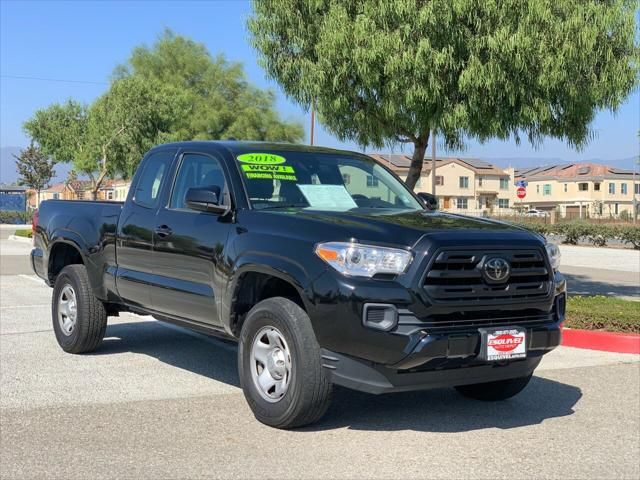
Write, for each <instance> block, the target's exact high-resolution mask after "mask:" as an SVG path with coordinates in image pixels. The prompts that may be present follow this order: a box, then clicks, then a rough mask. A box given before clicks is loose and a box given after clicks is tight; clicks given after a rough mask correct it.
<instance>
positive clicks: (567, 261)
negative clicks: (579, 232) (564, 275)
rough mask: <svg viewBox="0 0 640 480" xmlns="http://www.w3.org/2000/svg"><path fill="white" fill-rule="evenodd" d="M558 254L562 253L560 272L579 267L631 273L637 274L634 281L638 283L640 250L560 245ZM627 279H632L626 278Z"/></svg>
mask: <svg viewBox="0 0 640 480" xmlns="http://www.w3.org/2000/svg"><path fill="white" fill-rule="evenodd" d="M560 252H561V253H562V261H561V262H560V270H561V271H562V267H581V268H591V269H602V270H616V271H619V272H631V273H636V274H638V275H636V276H635V280H637V281H639V282H640V250H632V249H620V248H604V247H580V246H573V245H560ZM627 278H628V279H633V278H634V277H633V276H627Z"/></svg>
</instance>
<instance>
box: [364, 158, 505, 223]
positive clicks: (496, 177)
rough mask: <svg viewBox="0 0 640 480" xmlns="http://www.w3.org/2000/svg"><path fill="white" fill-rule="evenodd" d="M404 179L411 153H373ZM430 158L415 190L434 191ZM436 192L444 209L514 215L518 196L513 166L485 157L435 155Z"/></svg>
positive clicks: (378, 159)
mask: <svg viewBox="0 0 640 480" xmlns="http://www.w3.org/2000/svg"><path fill="white" fill-rule="evenodd" d="M370 156H371V157H373V158H374V159H375V160H377V161H378V162H380V163H382V164H384V165H386V166H387V167H389V168H390V169H391V170H392V171H393V172H395V173H396V174H397V175H398V176H400V177H401V178H402V179H403V180H404V179H405V178H406V176H407V174H408V173H409V166H410V165H411V157H410V156H408V155H394V154H370ZM431 164H432V162H431V159H428V158H427V159H425V161H424V163H423V166H422V172H421V174H420V180H419V181H418V183H417V184H416V188H415V191H416V192H431V167H432V165H431ZM435 175H436V195H437V197H438V201H439V203H440V208H441V209H443V210H451V211H459V212H465V213H476V214H484V213H486V214H493V215H499V214H504V215H507V214H511V213H512V208H513V202H514V199H515V198H516V197H515V187H514V183H513V175H514V170H513V169H507V170H503V169H501V168H498V167H496V166H495V165H492V164H490V163H488V162H485V161H483V160H477V159H472V158H458V157H438V158H436V172H435Z"/></svg>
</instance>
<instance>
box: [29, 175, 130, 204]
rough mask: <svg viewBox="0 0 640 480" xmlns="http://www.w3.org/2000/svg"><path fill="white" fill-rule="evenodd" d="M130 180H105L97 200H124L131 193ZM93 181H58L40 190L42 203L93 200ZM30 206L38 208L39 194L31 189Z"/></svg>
mask: <svg viewBox="0 0 640 480" xmlns="http://www.w3.org/2000/svg"><path fill="white" fill-rule="evenodd" d="M130 185H131V182H130V181H129V180H122V179H115V180H111V179H109V180H105V181H104V182H103V184H102V186H101V187H100V188H99V189H98V194H97V198H96V200H113V201H120V202H123V201H124V200H125V199H126V198H127V194H128V193H129V186H130ZM92 190H93V188H92V183H91V181H90V180H71V181H67V182H62V183H56V184H54V185H51V186H50V187H49V188H47V189H45V190H41V191H40V203H42V202H43V201H45V200H91V199H92V197H93V193H92ZM28 201H29V208H32V209H33V208H36V203H37V195H36V193H35V191H30V195H29V197H28Z"/></svg>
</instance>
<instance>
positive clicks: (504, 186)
mask: <svg viewBox="0 0 640 480" xmlns="http://www.w3.org/2000/svg"><path fill="white" fill-rule="evenodd" d="M500 190H509V179H508V178H501V179H500Z"/></svg>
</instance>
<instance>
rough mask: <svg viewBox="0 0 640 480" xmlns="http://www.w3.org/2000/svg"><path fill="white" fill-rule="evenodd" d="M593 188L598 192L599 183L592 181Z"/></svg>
mask: <svg viewBox="0 0 640 480" xmlns="http://www.w3.org/2000/svg"><path fill="white" fill-rule="evenodd" d="M593 190H594V191H596V192H599V191H600V184H599V183H594V184H593Z"/></svg>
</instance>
